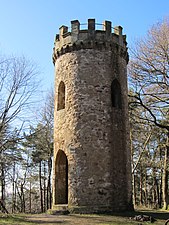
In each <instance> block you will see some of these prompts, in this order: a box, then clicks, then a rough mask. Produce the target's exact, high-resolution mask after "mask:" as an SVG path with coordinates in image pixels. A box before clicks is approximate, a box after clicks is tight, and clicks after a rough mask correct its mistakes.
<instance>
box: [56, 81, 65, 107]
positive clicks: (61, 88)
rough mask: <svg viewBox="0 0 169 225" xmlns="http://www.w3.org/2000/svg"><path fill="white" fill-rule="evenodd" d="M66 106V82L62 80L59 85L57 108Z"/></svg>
mask: <svg viewBox="0 0 169 225" xmlns="http://www.w3.org/2000/svg"><path fill="white" fill-rule="evenodd" d="M64 108H65V84H64V82H63V81H61V82H60V84H59V87H58V103H57V110H60V109H64Z"/></svg>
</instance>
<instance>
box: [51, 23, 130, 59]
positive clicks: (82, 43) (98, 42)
mask: <svg viewBox="0 0 169 225" xmlns="http://www.w3.org/2000/svg"><path fill="white" fill-rule="evenodd" d="M83 25H87V27H88V29H80V27H81V26H83ZM98 25H102V30H96V27H97V26H98ZM122 30H123V28H122V27H121V26H115V27H114V28H113V33H112V23H111V22H110V21H104V22H103V24H97V23H96V22H95V19H88V23H87V24H80V23H79V21H78V20H73V21H71V31H69V29H68V27H67V26H64V25H62V26H61V27H60V29H59V31H60V32H59V34H56V38H55V42H54V48H53V62H54V63H55V60H56V59H57V58H58V57H59V56H60V55H62V54H65V53H67V52H71V51H76V50H80V49H99V50H101V49H107V50H108V49H110V50H112V48H114V47H116V49H119V53H120V54H121V56H123V57H125V58H126V60H127V61H128V54H127V47H126V46H127V42H126V35H123V33H122Z"/></svg>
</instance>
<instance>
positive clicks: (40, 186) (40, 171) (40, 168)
mask: <svg viewBox="0 0 169 225" xmlns="http://www.w3.org/2000/svg"><path fill="white" fill-rule="evenodd" d="M39 188H40V205H41V212H43V188H42V162H41V161H40V162H39Z"/></svg>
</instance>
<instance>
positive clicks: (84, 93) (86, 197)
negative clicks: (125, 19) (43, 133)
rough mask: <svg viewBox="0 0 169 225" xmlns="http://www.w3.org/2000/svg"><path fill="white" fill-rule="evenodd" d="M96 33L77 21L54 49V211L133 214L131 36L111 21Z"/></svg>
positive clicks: (91, 25) (92, 26) (91, 23)
mask: <svg viewBox="0 0 169 225" xmlns="http://www.w3.org/2000/svg"><path fill="white" fill-rule="evenodd" d="M96 25H97V24H96V23H95V20H94V19H89V20H88V28H87V29H85V30H83V29H80V23H79V21H78V20H75V21H71V31H68V27H67V26H62V27H60V33H59V34H58V35H56V39H55V43H54V52H53V62H54V65H55V112H54V120H55V121H54V171H53V209H60V208H67V209H68V210H70V211H72V212H82V213H97V212H113V211H119V210H127V209H129V208H130V207H131V168H130V148H129V125H128V103H127V63H128V53H127V47H126V45H127V42H126V36H125V35H123V34H122V27H120V26H117V27H115V28H114V32H113V33H112V26H111V22H109V21H105V22H104V23H103V29H102V30H96V29H95V26H96Z"/></svg>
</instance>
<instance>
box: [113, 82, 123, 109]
mask: <svg viewBox="0 0 169 225" xmlns="http://www.w3.org/2000/svg"><path fill="white" fill-rule="evenodd" d="M111 101H112V106H113V107H116V108H119V109H121V108H122V100H121V87H120V84H119V82H118V80H117V79H115V80H113V82H112V84H111Z"/></svg>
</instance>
